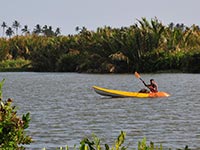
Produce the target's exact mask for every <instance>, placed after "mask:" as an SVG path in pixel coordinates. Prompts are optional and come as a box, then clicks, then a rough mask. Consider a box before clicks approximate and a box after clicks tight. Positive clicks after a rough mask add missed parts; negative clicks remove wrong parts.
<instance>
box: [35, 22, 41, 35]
mask: <svg viewBox="0 0 200 150" xmlns="http://www.w3.org/2000/svg"><path fill="white" fill-rule="evenodd" d="M41 32H42V29H41V26H40V25H39V24H37V25H36V26H35V29H34V30H33V33H35V34H40V33H41Z"/></svg>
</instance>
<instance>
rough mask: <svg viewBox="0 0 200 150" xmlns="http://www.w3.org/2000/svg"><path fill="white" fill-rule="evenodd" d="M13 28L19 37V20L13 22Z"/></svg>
mask: <svg viewBox="0 0 200 150" xmlns="http://www.w3.org/2000/svg"><path fill="white" fill-rule="evenodd" d="M12 27H13V28H15V30H16V35H18V29H19V28H20V27H21V25H20V23H19V22H18V21H17V20H15V21H14V22H13V25H12Z"/></svg>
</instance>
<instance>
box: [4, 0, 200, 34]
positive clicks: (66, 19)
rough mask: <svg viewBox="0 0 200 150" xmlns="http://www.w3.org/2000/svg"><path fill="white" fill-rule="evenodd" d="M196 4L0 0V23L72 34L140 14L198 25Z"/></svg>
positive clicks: (178, 0)
mask: <svg viewBox="0 0 200 150" xmlns="http://www.w3.org/2000/svg"><path fill="white" fill-rule="evenodd" d="M199 6H200V0H0V24H1V25H2V23H3V22H6V24H7V25H8V26H12V24H13V22H14V21H15V20H17V21H18V22H19V23H20V24H21V26H22V28H23V27H24V25H28V28H29V29H30V31H32V30H33V29H34V28H35V26H36V25H37V24H39V25H41V26H44V25H47V26H52V27H53V30H55V29H56V28H57V27H59V28H60V30H61V34H62V35H68V34H76V33H77V32H76V31H75V28H76V27H77V26H79V27H83V26H84V27H86V28H87V29H88V30H93V31H96V29H97V28H98V27H104V26H110V27H113V28H114V27H115V28H120V27H129V26H130V25H133V24H135V23H137V19H139V20H140V19H141V18H142V17H145V18H146V19H147V20H150V19H152V18H155V17H157V19H158V20H159V21H161V22H162V23H163V24H164V25H169V24H170V23H171V22H173V23H175V24H176V23H183V24H185V25H186V26H188V27H190V26H191V25H193V24H195V25H200V8H199ZM2 30H3V29H2V28H1V30H0V31H2ZM1 34H2V32H0V35H1Z"/></svg>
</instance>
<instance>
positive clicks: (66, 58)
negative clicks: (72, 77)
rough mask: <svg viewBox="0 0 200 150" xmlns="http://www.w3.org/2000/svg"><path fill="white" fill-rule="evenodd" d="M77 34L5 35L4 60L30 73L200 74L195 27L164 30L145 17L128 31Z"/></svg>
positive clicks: (0, 44)
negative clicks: (24, 63)
mask: <svg viewBox="0 0 200 150" xmlns="http://www.w3.org/2000/svg"><path fill="white" fill-rule="evenodd" d="M76 30H77V34H75V35H67V36H63V35H59V34H45V32H44V31H43V34H41V33H39V32H33V33H29V34H25V35H20V36H19V35H16V36H13V37H10V38H4V37H2V38H0V61H6V60H8V59H9V60H10V59H12V60H17V59H25V60H29V61H30V66H31V70H32V71H45V72H47V71H48V72H55V71H58V72H91V73H110V72H114V73H131V72H134V71H135V70H137V71H140V72H158V71H179V72H193V73H199V72H200V28H199V26H197V25H192V26H191V27H187V26H185V25H184V24H173V23H170V24H169V25H168V26H166V25H163V24H162V23H161V22H160V21H159V20H158V19H157V18H153V19H151V20H150V21H148V20H147V19H146V18H141V20H137V22H136V23H135V24H133V25H131V26H129V27H121V28H112V27H109V26H105V27H102V28H97V30H96V31H89V30H87V28H85V27H82V28H79V27H77V28H76ZM55 33H56V32H55ZM30 66H29V67H30Z"/></svg>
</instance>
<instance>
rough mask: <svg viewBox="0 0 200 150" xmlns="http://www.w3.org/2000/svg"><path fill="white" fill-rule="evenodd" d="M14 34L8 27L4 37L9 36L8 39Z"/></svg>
mask: <svg viewBox="0 0 200 150" xmlns="http://www.w3.org/2000/svg"><path fill="white" fill-rule="evenodd" d="M13 34H14V31H13V30H12V28H11V27H9V28H8V29H7V30H6V35H7V36H9V38H10V37H11V36H12V35H13Z"/></svg>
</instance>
